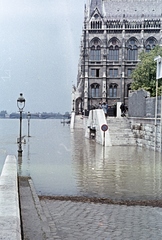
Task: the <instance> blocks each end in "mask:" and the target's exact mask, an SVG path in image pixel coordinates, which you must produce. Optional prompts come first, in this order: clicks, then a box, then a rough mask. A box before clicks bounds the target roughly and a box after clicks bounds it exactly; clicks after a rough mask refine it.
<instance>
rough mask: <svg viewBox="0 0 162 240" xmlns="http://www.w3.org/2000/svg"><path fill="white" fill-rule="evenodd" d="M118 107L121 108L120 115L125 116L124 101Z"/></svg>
mask: <svg viewBox="0 0 162 240" xmlns="http://www.w3.org/2000/svg"><path fill="white" fill-rule="evenodd" d="M120 109H121V116H122V117H126V115H125V112H126V108H125V105H124V103H122V104H121V105H120Z"/></svg>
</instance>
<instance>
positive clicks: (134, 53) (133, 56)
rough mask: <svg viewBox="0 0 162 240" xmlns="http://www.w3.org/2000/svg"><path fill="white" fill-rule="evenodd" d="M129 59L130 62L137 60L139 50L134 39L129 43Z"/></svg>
mask: <svg viewBox="0 0 162 240" xmlns="http://www.w3.org/2000/svg"><path fill="white" fill-rule="evenodd" d="M128 44H129V45H128V50H127V58H128V60H137V57H138V48H137V42H136V41H135V40H134V39H130V40H129V42H128Z"/></svg>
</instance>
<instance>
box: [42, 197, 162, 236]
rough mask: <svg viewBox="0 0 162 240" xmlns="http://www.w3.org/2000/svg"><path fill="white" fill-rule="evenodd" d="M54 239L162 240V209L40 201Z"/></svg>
mask: <svg viewBox="0 0 162 240" xmlns="http://www.w3.org/2000/svg"><path fill="white" fill-rule="evenodd" d="M41 205H42V208H43V211H44V213H45V215H46V217H47V220H48V223H49V227H50V230H51V233H52V234H53V235H52V236H53V239H57V238H55V235H56V234H57V235H58V236H59V237H60V239H64V240H91V239H92V240H95V239H96V240H127V239H129V240H142V239H145V240H161V239H162V209H161V208H156V207H155V208H153V207H144V206H123V205H122V206H121V205H108V204H98V203H97V204H94V203H81V202H71V201H55V200H48V199H47V200H46V199H44V200H41Z"/></svg>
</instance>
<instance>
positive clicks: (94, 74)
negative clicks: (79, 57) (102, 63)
mask: <svg viewBox="0 0 162 240" xmlns="http://www.w3.org/2000/svg"><path fill="white" fill-rule="evenodd" d="M91 76H92V77H99V76H100V69H91Z"/></svg>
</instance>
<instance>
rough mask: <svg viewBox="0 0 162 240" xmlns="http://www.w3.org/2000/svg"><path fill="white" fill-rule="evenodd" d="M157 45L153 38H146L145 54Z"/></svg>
mask: <svg viewBox="0 0 162 240" xmlns="http://www.w3.org/2000/svg"><path fill="white" fill-rule="evenodd" d="M157 44H158V41H157V39H156V38H155V37H153V36H151V37H149V38H147V40H146V41H145V44H144V46H145V49H146V52H149V51H151V50H152V49H153V48H154V47H155V46H156V45H157Z"/></svg>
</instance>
